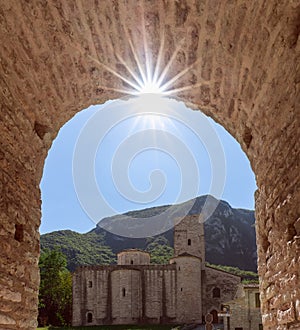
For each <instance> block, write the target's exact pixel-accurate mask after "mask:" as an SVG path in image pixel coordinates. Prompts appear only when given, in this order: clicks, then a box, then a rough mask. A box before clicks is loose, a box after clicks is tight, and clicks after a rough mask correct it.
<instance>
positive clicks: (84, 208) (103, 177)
mask: <svg viewBox="0 0 300 330" xmlns="http://www.w3.org/2000/svg"><path fill="white" fill-rule="evenodd" d="M223 184H224V185H223ZM255 189H256V185H255V178H254V174H253V172H252V170H251V168H250V164H249V161H248V159H247V157H246V155H245V154H244V152H243V151H242V150H241V148H240V145H239V144H238V143H237V142H236V141H235V139H234V138H233V137H232V136H231V135H229V133H227V132H226V130H225V129H224V128H223V127H222V126H220V125H218V124H216V123H214V121H213V120H212V119H210V118H208V117H206V116H204V115H203V114H202V113H201V112H200V111H192V110H190V109H188V108H186V106H185V105H184V104H183V103H182V102H178V101H175V100H170V99H164V100H163V101H161V100H159V99H155V100H153V99H151V100H150V99H146V100H145V99H142V100H141V99H140V98H131V99H129V100H117V101H111V102H108V103H106V104H104V105H98V106H91V107H89V108H88V109H86V110H84V111H81V112H80V113H78V114H77V115H76V116H75V117H74V118H72V119H71V120H70V121H69V122H68V123H66V124H65V125H64V126H63V127H62V128H61V130H60V132H59V134H58V136H57V138H56V140H55V141H54V142H53V145H52V148H51V149H50V151H49V154H48V157H47V159H46V162H45V167H44V173H43V178H42V181H41V191H42V223H41V227H40V231H41V233H42V234H43V233H47V232H51V231H54V230H61V229H71V230H75V231H78V232H87V231H89V230H90V229H92V228H94V227H95V224H96V223H97V222H98V221H99V220H100V219H101V218H104V217H106V216H110V215H113V214H117V213H123V212H126V211H128V210H136V209H143V208H147V207H152V206H156V205H164V204H173V203H178V202H182V201H185V200H188V199H191V198H193V197H195V196H198V195H203V194H207V193H210V194H212V195H214V196H215V197H217V198H221V199H224V200H226V201H228V202H229V203H230V204H231V205H232V206H233V207H238V208H247V209H254V191H255Z"/></svg>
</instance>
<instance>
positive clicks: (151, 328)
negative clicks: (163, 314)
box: [38, 324, 175, 330]
mask: <svg viewBox="0 0 300 330" xmlns="http://www.w3.org/2000/svg"><path fill="white" fill-rule="evenodd" d="M174 327H175V326H174V325H173V326H172V325H157V324H153V325H142V326H141V325H103V326H89V327H45V328H38V330H70V329H75V330H96V329H98V330H145V329H146V330H170V329H172V328H174Z"/></svg>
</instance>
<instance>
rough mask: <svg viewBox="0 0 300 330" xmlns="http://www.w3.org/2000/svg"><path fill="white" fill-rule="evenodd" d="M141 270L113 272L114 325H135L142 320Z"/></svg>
mask: <svg viewBox="0 0 300 330" xmlns="http://www.w3.org/2000/svg"><path fill="white" fill-rule="evenodd" d="M141 276H142V275H141V270H136V269H118V270H114V271H112V272H111V310H112V315H111V316H112V322H111V323H112V324H134V323H138V322H139V321H140V320H141V318H142V278H141Z"/></svg>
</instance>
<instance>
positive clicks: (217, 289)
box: [212, 288, 221, 298]
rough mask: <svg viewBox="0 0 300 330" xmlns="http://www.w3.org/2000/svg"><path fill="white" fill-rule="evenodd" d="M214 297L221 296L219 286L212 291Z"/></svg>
mask: <svg viewBox="0 0 300 330" xmlns="http://www.w3.org/2000/svg"><path fill="white" fill-rule="evenodd" d="M212 296H213V298H220V297H221V290H220V289H219V288H214V289H213V292H212Z"/></svg>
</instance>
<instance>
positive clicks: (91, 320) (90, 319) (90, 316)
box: [87, 312, 93, 323]
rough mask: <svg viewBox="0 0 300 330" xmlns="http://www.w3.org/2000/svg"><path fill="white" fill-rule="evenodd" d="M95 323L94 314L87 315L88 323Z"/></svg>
mask: <svg viewBox="0 0 300 330" xmlns="http://www.w3.org/2000/svg"><path fill="white" fill-rule="evenodd" d="M92 322H93V314H92V313H91V312H88V313H87V323H92Z"/></svg>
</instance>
